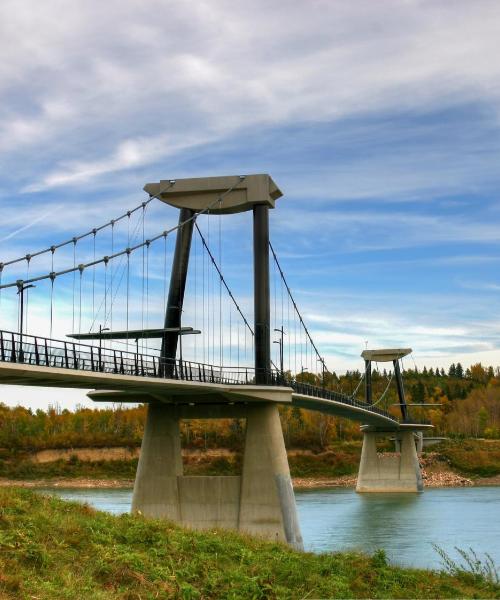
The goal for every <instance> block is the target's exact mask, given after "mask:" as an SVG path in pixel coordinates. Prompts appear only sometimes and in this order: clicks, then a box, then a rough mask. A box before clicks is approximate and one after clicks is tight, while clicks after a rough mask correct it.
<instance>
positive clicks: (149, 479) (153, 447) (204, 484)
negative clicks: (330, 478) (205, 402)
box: [132, 403, 302, 549]
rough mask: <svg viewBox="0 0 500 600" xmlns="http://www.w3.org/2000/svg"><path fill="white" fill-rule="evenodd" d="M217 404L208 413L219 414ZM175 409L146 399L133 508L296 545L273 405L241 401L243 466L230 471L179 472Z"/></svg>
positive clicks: (181, 521)
mask: <svg viewBox="0 0 500 600" xmlns="http://www.w3.org/2000/svg"><path fill="white" fill-rule="evenodd" d="M203 408H204V409H206V408H207V407H203ZM220 408H221V407H220V406H219V407H218V409H219V410H218V411H217V412H216V413H215V411H214V413H215V414H217V416H219V417H222V418H223V417H224V414H223V412H222V413H221V410H220ZM230 409H231V407H228V416H229V413H230ZM181 414H182V413H181V410H180V409H179V408H178V407H176V406H172V405H167V404H153V403H151V404H150V405H149V407H148V416H147V420H146V426H145V430H144V436H143V440H142V446H141V454H140V458H139V464H138V467H137V474H136V480H135V485H134V494H133V500H132V512H140V513H141V514H143V515H144V516H146V517H151V518H164V519H169V520H171V521H174V522H176V523H178V524H180V525H183V526H185V527H190V528H192V529H214V528H220V529H234V530H237V531H242V532H245V533H249V534H251V535H255V536H258V537H262V538H265V539H268V540H272V541H281V542H284V543H288V544H289V545H291V546H292V547H294V548H297V549H302V537H301V534H300V527H299V523H298V518H297V509H296V505H295V496H294V493H293V487H292V481H291V478H290V470H289V467H288V459H287V455H286V449H285V443H284V440H283V433H282V430H281V423H280V419H279V414H278V407H277V406H276V405H275V404H271V403H269V404H267V403H262V404H258V405H253V406H248V405H247V407H246V408H245V410H244V413H243V414H244V416H245V417H246V422H247V425H246V435H245V450H244V457H243V470H242V474H241V476H231V477H225V476H222V477H219V476H184V475H183V469H182V456H181V443H180V428H179V421H180V415H181Z"/></svg>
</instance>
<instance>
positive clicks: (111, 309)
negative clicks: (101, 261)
mask: <svg viewBox="0 0 500 600" xmlns="http://www.w3.org/2000/svg"><path fill="white" fill-rule="evenodd" d="M114 253H115V222H114V221H111V256H113V254H114ZM110 279H111V283H110V290H111V295H110V297H111V306H110V308H109V315H110V316H109V328H110V329H111V331H113V304H114V302H113V301H114V298H113V263H111V271H110Z"/></svg>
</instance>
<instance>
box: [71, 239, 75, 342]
mask: <svg viewBox="0 0 500 600" xmlns="http://www.w3.org/2000/svg"><path fill="white" fill-rule="evenodd" d="M75 268H76V238H73V269H75ZM75 289H76V271H73V310H72V315H71V331H72V332H73V331H75Z"/></svg>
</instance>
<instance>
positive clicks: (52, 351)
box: [0, 331, 424, 429]
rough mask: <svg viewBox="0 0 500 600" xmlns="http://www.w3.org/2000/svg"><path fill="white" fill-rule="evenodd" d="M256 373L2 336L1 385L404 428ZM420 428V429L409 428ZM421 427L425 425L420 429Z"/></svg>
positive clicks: (331, 395) (338, 397) (374, 410)
mask: <svg viewBox="0 0 500 600" xmlns="http://www.w3.org/2000/svg"><path fill="white" fill-rule="evenodd" d="M254 377H255V373H254V370H253V369H251V368H245V367H228V368H225V367H219V366H213V365H204V364H201V363H193V362H189V361H179V360H177V361H170V362H167V361H162V360H161V359H160V358H159V357H157V356H146V355H140V354H133V353H126V352H121V351H114V350H105V349H102V348H96V347H93V346H86V345H83V344H77V343H73V342H65V341H57V340H48V339H45V338H35V337H32V336H23V339H22V340H21V339H19V336H18V335H17V334H14V333H12V332H3V331H0V383H2V384H9V385H27V386H42V387H60V388H79V389H86V390H89V389H92V388H94V389H96V390H99V391H95V392H91V393H90V394H89V397H91V398H92V399H94V400H106V401H116V402H152V401H163V402H173V403H176V404H201V403H203V404H207V403H208V404H210V403H213V404H233V403H242V402H262V401H266V402H269V401H271V402H278V403H281V404H293V405H295V406H298V407H301V408H306V409H309V410H317V411H320V412H323V413H327V414H331V415H337V416H341V417H345V418H348V419H352V420H355V421H359V422H361V423H363V424H367V425H371V426H374V427H380V428H383V429H399V428H400V427H401V426H402V425H405V426H408V425H410V424H400V423H399V421H398V420H397V419H396V418H395V417H394V416H393V415H391V414H389V413H387V412H385V411H383V410H381V409H379V408H378V407H375V406H371V405H368V404H363V403H360V402H357V401H356V400H354V398H352V397H350V396H348V395H346V394H342V393H340V392H335V391H332V390H327V389H323V388H320V387H316V386H312V385H309V384H305V383H302V382H298V381H295V380H286V379H284V378H283V377H281V376H280V374H279V373H277V372H273V373H271V374H270V375H269V384H268V385H256V384H254V383H253V381H254ZM411 425H412V426H415V427H416V426H417V424H411ZM418 425H419V426H420V427H422V426H423V425H424V424H418Z"/></svg>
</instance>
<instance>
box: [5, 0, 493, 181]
mask: <svg viewBox="0 0 500 600" xmlns="http://www.w3.org/2000/svg"><path fill="white" fill-rule="evenodd" d="M61 14H63V15H64V18H61ZM0 17H1V19H0V22H1V23H2V25H1V26H0V27H1V34H2V35H1V39H2V43H1V50H2V56H4V60H3V61H2V66H1V68H0V78H1V82H2V87H3V93H4V97H5V100H4V108H3V110H2V111H1V112H0V129H2V130H3V135H2V144H3V145H2V148H3V152H12V148H13V147H16V149H17V151H21V149H22V147H32V148H33V149H34V148H40V147H42V146H45V147H47V145H51V144H52V143H53V142H54V141H55V140H57V147H55V148H54V149H53V150H51V154H52V156H53V162H54V163H56V164H58V168H57V169H56V170H50V171H49V172H48V174H47V175H46V176H45V178H44V185H45V186H46V187H50V186H53V185H61V184H62V183H66V184H69V183H81V182H83V181H89V180H91V179H93V178H99V177H101V176H103V175H105V174H106V173H110V172H114V171H116V170H118V169H126V168H129V169H130V168H132V167H137V166H138V165H144V164H149V163H152V162H154V161H155V160H158V159H159V158H162V157H165V156H168V155H169V153H170V152H171V147H170V143H169V140H171V139H172V138H173V139H174V140H179V139H183V138H185V137H186V138H188V139H189V140H190V142H189V144H202V143H205V142H206V141H207V139H209V140H212V141H216V140H220V139H221V138H224V137H226V136H228V135H229V134H233V135H234V134H236V132H237V131H243V130H244V129H245V130H250V129H251V128H254V127H261V126H263V125H270V124H272V125H273V126H274V125H278V124H286V123H295V122H297V121H302V122H304V121H322V120H331V119H336V118H340V117H348V116H352V115H357V114H360V113H363V112H370V111H375V110H376V111H391V110H400V109H404V110H412V109H415V108H418V109H419V110H422V109H426V108H427V109H429V108H432V107H436V106H443V105H453V104H455V103H458V102H461V103H462V102H466V101H467V100H469V101H477V102H481V103H484V104H486V105H489V106H491V107H492V108H493V109H494V110H495V111H498V108H499V100H500V83H499V81H500V77H499V76H500V61H499V59H498V56H499V53H498V49H499V48H498V46H499V43H498V35H497V34H498V23H499V21H500V9H499V7H498V5H497V4H496V3H492V2H489V1H487V0H485V1H483V2H479V3H475V4H474V5H473V6H472V5H471V4H470V3H468V2H465V1H460V2H455V3H453V5H450V4H449V3H446V2H427V1H418V2H405V3H401V2H396V1H395V0H390V1H389V0H386V1H383V2H377V3H374V2H370V1H366V0H365V1H364V2H358V3H354V4H353V3H348V2H335V3H332V2H323V1H315V2H309V3H307V4H304V3H297V2H293V1H291V0H288V1H281V2H276V3H273V4H269V3H264V2H263V1H260V2H257V4H255V3H252V4H251V5H247V4H245V3H241V2H240V3H236V4H235V3H234V2H231V3H230V2H228V1H227V0H218V1H215V2H210V3H207V2H203V1H201V0H198V1H193V2H188V3H181V2H174V1H170V2H159V1H156V0H149V1H148V2H146V3H139V2H136V1H132V0H129V1H128V2H125V3H115V2H113V3H106V4H102V3H97V2H96V1H95V0H93V1H89V2H86V3H84V4H82V3H77V2H70V3H69V4H68V3H61V2H60V1H57V0H52V1H48V2H44V3H43V7H42V5H40V4H39V3H37V2H34V1H33V0H32V1H28V2H25V3H23V4H22V5H19V3H18V2H13V1H12V0H10V1H9V0H7V1H6V2H4V3H3V4H2V8H1V9H0ZM20 97H22V101H19V98H20ZM139 132H140V133H139ZM138 133H139V135H138ZM75 134H76V135H75ZM163 136H165V139H166V142H165V144H163V145H162V144H159V145H156V144H155V143H154V140H160V141H161V140H162V139H163ZM147 139H151V140H153V144H152V146H153V148H155V151H151V150H150V148H151V145H149V144H147V143H146V140H147ZM102 141H103V143H101V142H102ZM96 142H97V143H96ZM174 148H176V149H178V148H179V142H178V141H174ZM85 155H87V158H85ZM28 189H31V190H37V189H39V185H38V184H37V183H36V182H31V183H28Z"/></svg>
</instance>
